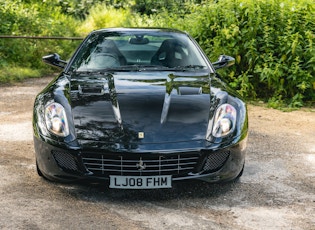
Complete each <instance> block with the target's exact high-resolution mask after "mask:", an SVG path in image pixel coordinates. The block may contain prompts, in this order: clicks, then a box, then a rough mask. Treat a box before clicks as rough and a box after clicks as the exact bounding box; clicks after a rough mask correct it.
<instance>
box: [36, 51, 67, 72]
mask: <svg viewBox="0 0 315 230" xmlns="http://www.w3.org/2000/svg"><path fill="white" fill-rule="evenodd" d="M42 60H43V62H45V63H46V64H48V65H52V66H57V67H59V68H61V69H64V68H65V67H66V65H67V62H66V61H64V60H61V59H60V56H59V54H57V53H54V54H49V55H47V56H44V57H43V58H42Z"/></svg>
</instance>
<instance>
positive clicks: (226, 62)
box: [212, 55, 235, 69]
mask: <svg viewBox="0 0 315 230" xmlns="http://www.w3.org/2000/svg"><path fill="white" fill-rule="evenodd" d="M212 64H213V66H214V68H215V69H221V68H223V67H228V66H232V65H234V64H235V58H233V57H230V56H227V55H220V57H219V58H218V60H217V61H216V62H214V63H212Z"/></svg>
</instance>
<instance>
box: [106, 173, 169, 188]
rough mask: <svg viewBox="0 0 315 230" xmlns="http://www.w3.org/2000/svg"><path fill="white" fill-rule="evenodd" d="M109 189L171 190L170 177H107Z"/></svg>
mask: <svg viewBox="0 0 315 230" xmlns="http://www.w3.org/2000/svg"><path fill="white" fill-rule="evenodd" d="M109 178H110V184H109V187H110V188H120V189H156V188H171V187H172V176H170V175H167V176H109Z"/></svg>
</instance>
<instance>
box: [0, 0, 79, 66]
mask: <svg viewBox="0 0 315 230" xmlns="http://www.w3.org/2000/svg"><path fill="white" fill-rule="evenodd" d="M0 15H1V24H0V34H3V35H28V36H75V35H76V34H75V32H74V31H75V29H74V28H76V25H77V21H76V20H74V19H73V18H71V17H69V16H67V15H64V14H62V13H61V12H60V8H56V7H53V6H51V5H48V4H45V3H43V2H39V3H34V2H31V1H30V2H28V1H25V2H22V1H9V2H8V1H5V0H0ZM77 45H78V43H77V42H71V41H60V40H58V41H56V40H35V39H30V40H28V39H0V68H1V67H3V68H7V69H8V66H12V67H22V69H23V68H34V69H41V68H42V66H43V64H42V62H41V57H42V56H43V55H45V54H47V53H50V52H59V53H60V54H61V55H63V54H68V55H69V54H70V52H72V50H73V49H74V47H75V46H77ZM70 50H71V51H70Z"/></svg>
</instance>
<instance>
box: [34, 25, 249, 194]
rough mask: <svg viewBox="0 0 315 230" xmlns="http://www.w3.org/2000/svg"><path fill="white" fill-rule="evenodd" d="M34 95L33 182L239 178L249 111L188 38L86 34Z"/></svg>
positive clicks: (146, 32) (165, 183)
mask: <svg viewBox="0 0 315 230" xmlns="http://www.w3.org/2000/svg"><path fill="white" fill-rule="evenodd" d="M43 61H44V62H46V63H48V64H51V65H54V66H58V67H60V68H62V69H63V71H62V73H61V74H60V75H59V76H58V77H57V78H56V79H54V80H53V81H52V82H51V83H50V84H49V85H48V86H47V87H46V88H45V89H44V90H43V91H42V92H41V93H40V94H39V95H38V96H37V97H36V100H35V104H34V116H33V128H34V146H35V155H36V165H37V171H38V173H39V175H41V176H43V177H44V178H46V179H50V180H56V181H72V180H79V179H88V180H92V179H93V180H94V179H99V180H100V181H101V180H102V179H103V180H109V187H110V188H124V189H153V188H170V187H172V183H173V182H174V181H177V180H185V179H200V180H204V181H208V182H221V181H231V180H235V179H237V178H239V177H240V176H241V175H242V172H243V168H244V162H245V148H246V139H247V131H248V125H247V110H246V105H245V103H244V102H243V101H242V100H241V99H240V97H239V96H238V95H237V94H236V93H235V92H233V91H232V90H231V89H229V88H228V87H227V85H226V84H224V82H223V81H222V80H221V78H220V76H219V75H218V74H217V73H216V69H218V68H222V67H226V66H230V65H233V64H234V59H233V58H231V57H229V56H225V55H222V56H220V57H219V59H218V61H217V62H215V63H212V64H211V63H210V61H209V60H208V58H207V57H206V55H205V54H204V53H203V51H202V50H201V48H200V47H199V46H198V44H197V43H196V41H195V40H194V39H193V38H191V37H190V36H189V35H188V34H186V33H184V32H181V31H178V30H171V29H148V28H146V29H144V28H111V29H103V30H98V31H94V32H92V33H90V34H89V35H88V36H87V37H86V38H85V40H84V41H83V42H82V44H81V45H80V46H79V48H78V49H77V50H76V52H75V53H74V55H73V57H72V58H71V59H70V60H69V61H68V62H65V61H63V60H61V59H60V57H59V55H58V54H52V55H48V56H45V57H43Z"/></svg>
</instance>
